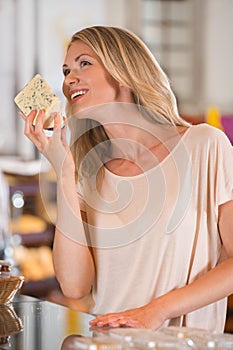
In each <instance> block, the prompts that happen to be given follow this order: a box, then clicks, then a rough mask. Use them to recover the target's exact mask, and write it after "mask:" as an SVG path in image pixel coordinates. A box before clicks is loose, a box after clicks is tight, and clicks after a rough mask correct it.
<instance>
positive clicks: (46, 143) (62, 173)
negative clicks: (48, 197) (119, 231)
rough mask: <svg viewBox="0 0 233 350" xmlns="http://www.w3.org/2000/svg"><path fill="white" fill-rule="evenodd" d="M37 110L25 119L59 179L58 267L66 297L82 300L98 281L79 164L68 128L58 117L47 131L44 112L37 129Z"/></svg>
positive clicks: (27, 131) (27, 129) (30, 134)
mask: <svg viewBox="0 0 233 350" xmlns="http://www.w3.org/2000/svg"><path fill="white" fill-rule="evenodd" d="M35 115H36V111H32V112H31V113H30V114H29V116H28V117H25V116H23V118H24V119H25V135H26V136H27V137H28V138H29V139H30V140H31V141H32V142H33V143H34V145H35V146H36V147H37V149H38V150H39V152H40V153H42V154H43V155H44V156H45V157H46V158H47V159H48V161H49V162H50V163H51V164H52V166H53V168H54V170H55V173H56V177H57V222H56V231H55V238H54V247H53V260H54V268H55V273H56V276H57V279H58V281H59V283H60V285H61V288H62V290H63V292H64V294H65V295H66V296H68V297H71V298H81V297H83V296H84V295H86V294H88V293H89V291H90V289H91V286H92V282H93V279H94V263H93V259H92V255H91V252H90V250H89V247H88V245H87V241H86V235H85V230H84V225H83V221H82V217H81V213H80V206H79V199H78V195H77V189H76V183H75V175H74V174H75V165H74V161H73V157H72V155H71V152H70V149H69V146H68V144H67V141H66V128H61V121H60V117H59V116H58V114H55V117H54V132H53V136H52V137H47V136H46V135H45V134H44V132H43V119H44V115H45V111H44V110H40V111H39V114H38V117H37V120H36V125H35V127H34V126H33V125H32V122H33V120H34V118H35Z"/></svg>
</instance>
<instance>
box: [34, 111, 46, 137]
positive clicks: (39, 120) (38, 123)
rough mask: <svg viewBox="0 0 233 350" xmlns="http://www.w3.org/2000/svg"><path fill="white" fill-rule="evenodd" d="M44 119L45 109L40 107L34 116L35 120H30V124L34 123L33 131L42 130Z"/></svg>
mask: <svg viewBox="0 0 233 350" xmlns="http://www.w3.org/2000/svg"><path fill="white" fill-rule="evenodd" d="M44 119H45V109H40V110H39V112H38V114H37V116H36V120H35V121H34V120H33V121H32V124H33V125H35V131H37V132H38V131H42V130H43V124H44Z"/></svg>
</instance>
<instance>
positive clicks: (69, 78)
mask: <svg viewBox="0 0 233 350" xmlns="http://www.w3.org/2000/svg"><path fill="white" fill-rule="evenodd" d="M79 81H80V78H79V75H78V72H77V71H76V70H70V72H69V74H67V75H66V77H65V81H64V83H65V84H66V85H74V84H76V83H78V82H79Z"/></svg>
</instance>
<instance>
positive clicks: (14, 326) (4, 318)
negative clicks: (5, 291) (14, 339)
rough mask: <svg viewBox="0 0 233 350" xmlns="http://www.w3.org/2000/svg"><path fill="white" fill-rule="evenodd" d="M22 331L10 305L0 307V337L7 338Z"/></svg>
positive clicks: (20, 322) (19, 321)
mask: <svg viewBox="0 0 233 350" xmlns="http://www.w3.org/2000/svg"><path fill="white" fill-rule="evenodd" d="M22 330H23V324H22V321H21V319H20V318H19V317H18V316H17V314H16V312H15V310H14V309H13V307H12V305H10V306H9V305H0V337H1V338H2V337H7V336H9V335H12V334H15V333H19V332H21V331H22Z"/></svg>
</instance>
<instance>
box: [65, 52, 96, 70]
mask: <svg viewBox="0 0 233 350" xmlns="http://www.w3.org/2000/svg"><path fill="white" fill-rule="evenodd" d="M82 56H89V57H91V56H90V55H89V54H88V53H81V55H79V56H77V57H76V58H75V60H74V61H75V62H78V60H79V59H80V58H81V57H82ZM62 67H63V68H65V67H68V65H67V64H63V66H62Z"/></svg>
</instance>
